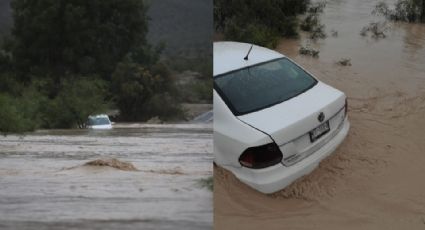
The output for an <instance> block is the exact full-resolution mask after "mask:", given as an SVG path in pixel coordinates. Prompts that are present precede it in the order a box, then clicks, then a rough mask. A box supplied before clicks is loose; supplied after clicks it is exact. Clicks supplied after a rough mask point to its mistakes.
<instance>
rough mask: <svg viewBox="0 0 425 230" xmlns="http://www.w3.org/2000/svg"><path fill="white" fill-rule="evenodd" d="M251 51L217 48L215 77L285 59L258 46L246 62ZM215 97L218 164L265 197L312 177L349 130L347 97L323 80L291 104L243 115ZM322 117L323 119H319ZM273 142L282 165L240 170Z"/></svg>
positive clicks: (230, 44)
mask: <svg viewBox="0 0 425 230" xmlns="http://www.w3.org/2000/svg"><path fill="white" fill-rule="evenodd" d="M250 47H251V44H247V43H237V42H216V43H214V77H217V76H219V75H222V74H225V73H228V72H231V71H237V70H238V69H242V68H246V67H249V66H252V65H256V64H261V63H263V62H268V61H270V60H274V59H278V58H282V57H285V56H284V55H282V54H280V53H277V52H276V51H273V50H269V49H266V48H262V47H258V46H255V45H254V46H253V48H252V51H251V53H250V56H249V58H248V60H244V59H243V58H244V56H245V55H246V54H247V53H248V51H249V48H250ZM301 68H302V67H301ZM306 72H307V73H308V71H306ZM309 74H310V75H312V74H311V73H309ZM312 76H313V75H312ZM313 77H314V76H313ZM213 97H214V155H215V159H214V161H215V163H217V164H218V165H219V166H222V167H224V168H225V169H228V170H230V171H231V172H232V173H233V174H234V175H235V176H236V177H237V178H238V179H240V180H241V181H242V182H244V183H246V184H247V185H249V186H251V187H252V188H254V189H256V190H258V191H260V192H263V193H273V192H276V191H278V190H280V189H283V188H284V187H286V186H287V185H289V184H290V183H292V182H293V181H295V180H296V179H297V178H299V177H301V176H303V175H305V174H307V173H309V172H311V171H312V170H313V169H314V168H315V167H317V166H318V164H319V163H320V161H321V160H322V159H324V158H325V157H327V156H328V155H330V154H331V153H332V152H333V151H334V150H335V149H336V148H337V147H338V146H339V145H340V144H341V143H342V141H343V140H344V139H345V137H346V136H347V133H348V130H349V127H350V123H349V121H348V118H347V115H346V114H345V111H346V110H345V106H346V96H345V94H344V93H343V92H341V91H339V90H337V89H334V88H332V87H331V86H328V85H326V84H324V83H322V82H320V81H319V80H318V82H317V84H315V85H314V86H312V87H311V88H309V89H307V90H306V91H304V92H302V93H300V94H298V95H296V96H294V97H292V98H290V99H288V100H286V101H283V102H281V103H278V104H275V105H273V106H270V107H267V108H263V109H260V110H258V111H255V112H251V113H248V114H244V115H241V116H235V114H233V113H232V111H231V110H230V109H229V108H228V106H227V105H226V103H225V102H224V101H223V100H222V98H221V96H220V95H219V94H218V93H217V92H216V90H215V89H214V96H213ZM320 113H323V115H324V118H323V120H319V119H318V118H319V114H320ZM327 122H329V131H328V132H326V133H324V134H323V135H322V136H321V137H320V138H318V139H317V140H311V139H310V135H309V132H310V131H312V130H313V129H315V128H317V127H318V126H319V125H321V124H324V123H327ZM273 142H275V143H276V144H277V145H278V146H279V148H280V150H281V152H282V155H283V160H282V162H281V163H278V164H276V165H273V166H270V167H266V168H262V169H251V168H247V167H242V166H241V164H240V163H239V157H240V155H241V154H242V153H243V152H244V151H245V150H246V149H247V148H250V147H256V146H260V145H264V144H268V143H273Z"/></svg>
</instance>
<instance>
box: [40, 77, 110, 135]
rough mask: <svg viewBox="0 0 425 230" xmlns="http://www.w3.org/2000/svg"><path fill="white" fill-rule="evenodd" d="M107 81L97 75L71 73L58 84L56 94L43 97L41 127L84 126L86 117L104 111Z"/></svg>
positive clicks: (106, 106)
mask: <svg viewBox="0 0 425 230" xmlns="http://www.w3.org/2000/svg"><path fill="white" fill-rule="evenodd" d="M105 95H106V84H105V82H104V81H102V80H99V79H96V78H88V77H81V76H73V77H70V79H69V80H64V81H63V82H62V84H61V90H60V93H59V94H58V95H57V97H55V98H53V99H50V100H45V101H44V103H45V106H43V107H42V108H41V109H40V113H41V117H42V119H41V126H42V127H43V128H71V127H76V126H78V127H79V128H83V127H84V125H85V121H86V120H87V117H88V116H89V115H92V114H96V113H102V112H105V111H106V110H107V109H108V108H109V104H108V103H107V102H106V101H105Z"/></svg>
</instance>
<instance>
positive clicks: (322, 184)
mask: <svg viewBox="0 0 425 230" xmlns="http://www.w3.org/2000/svg"><path fill="white" fill-rule="evenodd" d="M326 2H327V5H326V8H325V10H324V13H323V14H322V15H321V20H322V23H323V24H325V26H326V33H327V34H328V37H327V38H326V39H324V40H318V41H316V42H314V41H311V40H309V39H308V34H302V35H301V38H299V39H283V40H282V41H281V43H280V44H279V46H278V47H277V49H276V50H277V51H279V52H282V53H283V54H285V55H287V56H289V57H290V58H292V59H293V60H295V61H296V62H297V63H299V64H301V65H302V66H303V67H305V68H306V69H307V70H308V71H310V72H311V73H313V74H314V75H315V76H316V77H317V78H319V79H320V80H321V81H323V82H325V83H327V84H329V85H331V86H334V87H336V88H338V89H340V90H342V91H343V92H345V93H346V95H347V97H348V104H349V120H350V122H351V129H350V132H349V134H348V136H347V138H346V140H345V141H344V142H343V144H342V145H341V146H340V147H339V148H338V149H337V150H336V151H335V153H334V154H333V155H331V156H330V157H329V158H328V159H326V160H325V161H323V162H322V163H321V165H320V166H319V168H317V169H316V170H315V171H313V172H312V173H311V174H309V175H307V176H305V177H304V178H301V179H299V180H298V181H296V182H295V183H293V184H292V185H291V186H289V187H288V188H286V189H284V190H282V191H279V192H277V193H275V194H272V195H264V194H261V193H259V192H256V191H254V190H253V189H251V188H249V187H248V186H246V185H244V184H243V183H241V182H240V181H238V180H237V179H236V178H235V177H234V176H233V175H232V174H231V173H230V172H228V171H226V170H224V169H222V168H220V167H215V168H214V179H215V181H214V227H215V229H220V230H221V229H233V226H238V228H239V229H259V228H262V229H283V228H285V229H425V180H424V179H423V175H425V167H424V165H425V154H424V153H425V137H424V135H423V130H425V119H424V118H425V24H408V23H402V22H398V23H393V22H387V25H388V27H389V28H388V30H387V31H386V37H385V38H381V39H375V38H372V37H370V36H366V37H363V36H361V35H360V31H361V29H362V28H363V27H364V26H367V25H368V24H369V23H370V22H382V21H385V19H384V18H382V17H377V16H372V15H371V11H372V10H373V8H374V6H375V5H376V4H377V3H378V2H379V1H375V0H356V1H349V0H328V1H326ZM387 2H388V3H389V4H390V5H391V3H392V2H394V1H387ZM331 30H335V31H338V36H335V37H334V36H332V35H331ZM307 44H308V45H309V46H311V47H314V48H317V49H318V50H319V51H320V54H319V58H312V57H307V56H302V55H300V54H298V50H299V48H300V47H301V46H305V45H307ZM342 58H349V59H351V64H352V65H351V66H340V65H338V64H336V62H337V61H339V60H341V59H342Z"/></svg>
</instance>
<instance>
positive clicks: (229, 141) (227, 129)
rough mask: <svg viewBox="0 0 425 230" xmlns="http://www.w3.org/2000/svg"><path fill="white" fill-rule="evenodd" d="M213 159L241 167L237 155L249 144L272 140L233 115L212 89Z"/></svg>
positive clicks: (265, 142)
mask: <svg viewBox="0 0 425 230" xmlns="http://www.w3.org/2000/svg"><path fill="white" fill-rule="evenodd" d="M213 97H214V108H213V112H214V124H213V126H214V142H215V143H221V144H220V145H214V156H215V159H214V161H215V162H216V163H217V164H219V165H227V166H231V167H237V168H240V167H242V166H241V165H240V163H239V155H237V154H229V153H234V152H240V153H242V152H243V151H244V150H245V149H247V148H249V147H251V146H257V145H264V144H268V143H271V142H273V141H272V139H271V138H270V137H269V136H268V135H266V134H265V133H263V132H261V131H259V130H256V129H254V128H252V127H251V126H249V125H247V124H245V123H244V122H242V121H240V120H239V119H238V118H236V117H235V116H233V114H232V112H231V111H230V110H229V108H228V107H227V106H226V104H225V103H224V101H223V100H222V99H221V98H220V96H219V95H218V94H217V92H215V91H214V93H213Z"/></svg>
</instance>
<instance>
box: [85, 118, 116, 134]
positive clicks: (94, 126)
mask: <svg viewBox="0 0 425 230" xmlns="http://www.w3.org/2000/svg"><path fill="white" fill-rule="evenodd" d="M100 119H102V121H107V122H106V123H101V124H96V123H97V122H96V120H100ZM87 128H89V129H99V130H104V129H112V122H111V120H109V116H108V115H106V114H98V115H92V116H89V117H88V120H87Z"/></svg>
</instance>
